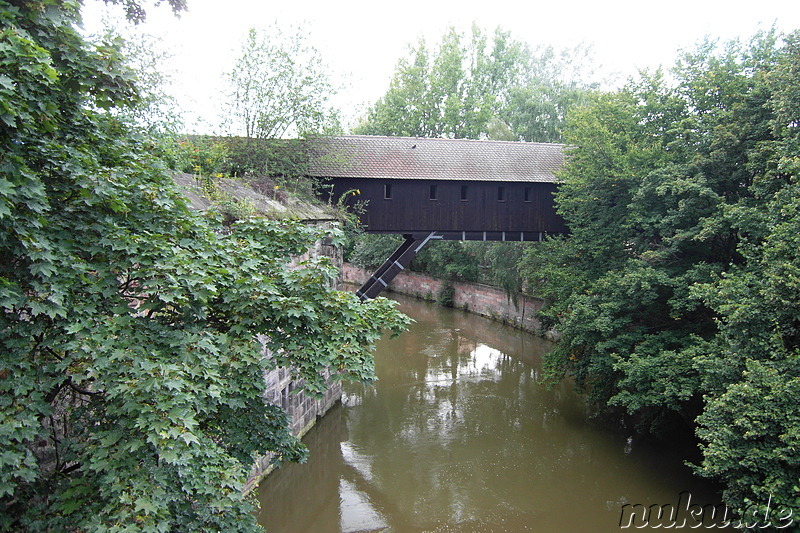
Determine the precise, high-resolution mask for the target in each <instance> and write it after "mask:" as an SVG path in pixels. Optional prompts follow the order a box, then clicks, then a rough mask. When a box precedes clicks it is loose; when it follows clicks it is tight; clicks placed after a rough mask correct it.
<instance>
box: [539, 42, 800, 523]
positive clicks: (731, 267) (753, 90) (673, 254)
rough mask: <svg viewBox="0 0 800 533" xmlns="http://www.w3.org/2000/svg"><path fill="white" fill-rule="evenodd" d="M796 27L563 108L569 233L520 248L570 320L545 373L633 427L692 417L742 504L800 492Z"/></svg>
mask: <svg viewBox="0 0 800 533" xmlns="http://www.w3.org/2000/svg"><path fill="white" fill-rule="evenodd" d="M796 43H797V37H796V35H795V36H791V37H790V38H788V39H787V45H786V46H781V44H780V41H779V39H778V37H777V36H776V35H775V34H774V32H765V33H762V34H759V35H757V36H756V37H754V38H753V39H752V40H751V41H750V42H746V43H742V42H739V41H734V42H730V43H727V44H725V45H724V46H720V45H719V44H718V43H716V42H714V41H710V40H709V41H706V42H703V43H700V44H699V45H698V46H697V47H696V49H694V50H691V51H689V52H686V53H684V54H682V56H681V57H680V59H679V61H678V62H677V63H676V66H675V68H674V69H673V71H672V73H671V74H672V81H669V82H668V81H667V78H666V77H665V76H663V75H661V74H660V73H658V72H656V73H644V74H643V75H642V76H641V77H640V79H639V80H635V81H634V82H632V83H631V84H629V86H628V87H626V88H625V89H624V90H623V91H620V92H618V93H615V94H608V95H601V96H598V97H594V98H592V99H591V100H590V101H589V104H588V105H587V106H586V107H584V108H581V109H578V110H576V111H575V112H573V113H572V114H571V115H570V118H569V123H570V125H569V128H568V130H567V133H566V139H567V142H568V143H569V144H570V145H573V146H574V148H572V149H571V150H570V157H569V159H568V162H567V164H566V168H565V171H564V173H563V178H564V184H563V185H562V187H561V188H560V191H559V193H558V195H557V198H556V201H557V205H558V209H559V212H560V213H561V214H562V215H563V216H564V217H565V219H566V220H567V223H568V225H569V228H570V231H571V234H570V236H569V238H567V239H555V240H552V241H550V242H548V243H546V244H545V246H544V247H541V248H539V247H537V248H531V249H529V250H528V253H527V254H526V258H525V260H524V262H523V268H524V270H525V272H526V276H527V278H528V281H529V283H530V284H531V285H533V286H536V287H537V288H538V289H539V291H540V292H541V294H543V295H544V296H546V297H547V298H548V300H549V301H550V304H549V307H548V308H547V309H546V310H545V311H544V313H543V319H544V320H545V321H546V323H547V325H549V326H552V327H555V328H556V329H557V330H559V332H560V333H561V334H562V340H561V342H560V343H559V344H558V345H557V347H556V349H555V350H554V351H553V352H552V353H551V354H550V355H549V356H548V360H547V365H548V371H549V373H550V376H551V377H552V378H558V377H559V376H560V375H562V374H563V373H565V372H569V373H571V374H573V375H574V376H575V377H576V379H577V381H578V383H579V384H580V386H581V387H583V389H584V390H586V391H588V392H589V393H590V398H592V399H593V400H594V401H596V402H597V403H598V404H599V405H601V406H602V407H604V409H605V411H606V412H608V410H610V409H612V408H622V409H624V410H625V412H627V413H628V414H629V415H631V417H632V419H633V420H634V421H636V422H638V423H639V428H640V429H643V430H644V429H650V430H658V429H662V430H663V429H665V428H666V427H669V428H675V427H676V425H675V424H674V423H675V422H680V424H681V425H682V426H685V427H688V428H692V429H694V428H699V429H698V431H697V435H698V436H699V437H700V438H701V439H702V441H703V444H702V451H703V454H704V456H703V461H702V463H701V464H700V465H699V466H698V472H700V473H702V474H704V475H708V476H712V477H715V478H718V479H720V480H721V481H724V482H725V485H726V490H725V499H726V503H728V504H729V505H731V506H732V507H733V508H734V509H735V510H736V511H738V512H740V513H741V512H743V511H744V509H745V508H746V507H747V506H748V505H749V504H751V503H752V504H755V505H756V508H759V509H760V510H761V511H765V506H766V505H768V504H769V503H770V501H771V504H772V505H773V508H775V506H783V507H785V506H791V507H792V508H794V509H796V508H797V505H798V488H797V487H798V472H799V470H798V465H799V464H800V463H799V462H798V456H797V453H796V452H795V448H796V442H797V435H798V434H800V430H799V428H800V426H798V423H797V420H798V419H800V409H798V407H797V402H796V400H793V399H792V398H793V395H795V394H796V392H797V386H798V381H797V380H798V373H797V370H798V368H797V360H798V359H797V355H798V348H800V343H798V338H800V337H798V335H797V331H798V324H800V320H798V315H797V308H798V307H797V303H798V302H797V291H796V289H797V287H796V285H797V284H796V283H795V278H796V277H797V272H798V269H799V267H798V261H800V256H798V253H797V250H798V249H800V247H798V242H797V235H798V233H799V232H798V228H800V219H798V218H797V213H798V201H797V198H798V189H797V184H796V180H797V175H798V169H800V166H799V165H798V164H797V161H798V153H800V152H798V151H797V147H798V143H797V133H796V124H797V122H798V116H797V109H798V108H800V107H798V104H799V103H800V99H798V98H797V94H798V89H797V87H798V82H797V80H798V78H797V73H798V72H800V69H798V67H797V65H798V60H797V57H798V53H797V44H796ZM667 424H668V425H667ZM759 506H760V507H759ZM751 509H752V508H751ZM762 516H763V512H762Z"/></svg>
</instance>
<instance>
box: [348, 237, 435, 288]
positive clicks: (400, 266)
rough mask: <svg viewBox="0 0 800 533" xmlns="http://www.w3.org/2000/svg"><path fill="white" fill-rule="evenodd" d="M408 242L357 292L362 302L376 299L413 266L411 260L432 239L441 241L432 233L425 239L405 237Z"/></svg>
mask: <svg viewBox="0 0 800 533" xmlns="http://www.w3.org/2000/svg"><path fill="white" fill-rule="evenodd" d="M405 238H406V240H405V241H403V243H402V244H401V245H400V246H399V247H398V248H397V250H395V251H394V253H392V255H390V256H389V258H388V259H387V260H386V261H384V262H383V264H382V265H381V266H380V268H378V270H376V271H375V273H374V274H373V275H372V276H371V277H370V278H369V279H368V280H367V282H366V283H364V285H363V286H362V287H361V288H360V289H358V291H356V294H357V295H358V297H359V298H361V301H362V302H363V301H364V300H368V299H371V298H375V297H376V296H377V295H379V294H380V293H381V292H382V291H383V289H385V288H386V287H387V286H388V285H389V283H391V281H392V280H393V279H394V278H395V276H397V274H399V273H400V271H401V270H405V269H406V267H407V266H408V265H409V264H411V260H412V259H414V257H416V255H417V254H418V253H419V251H420V250H422V247H423V246H425V245H426V244H428V242H429V241H430V240H431V239H441V238H442V237H441V236H440V235H436V232H434V231H432V232H430V234H428V235H426V236H425V237H423V238H419V237H415V236H413V235H405Z"/></svg>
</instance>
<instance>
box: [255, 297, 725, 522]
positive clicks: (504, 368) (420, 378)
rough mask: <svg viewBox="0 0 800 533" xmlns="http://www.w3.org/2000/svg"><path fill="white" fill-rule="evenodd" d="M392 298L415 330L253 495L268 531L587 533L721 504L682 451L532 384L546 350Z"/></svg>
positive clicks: (567, 394) (389, 346) (562, 389)
mask: <svg viewBox="0 0 800 533" xmlns="http://www.w3.org/2000/svg"><path fill="white" fill-rule="evenodd" d="M393 297H394V298H396V299H398V300H399V301H400V309H401V310H402V311H403V312H405V313H406V314H408V315H409V316H411V317H412V318H413V319H414V320H415V321H416V322H415V323H414V324H413V325H412V326H411V327H410V329H409V331H407V332H406V333H404V334H402V335H401V336H400V337H398V338H395V339H388V338H385V339H382V340H381V341H380V342H379V343H378V345H377V348H376V352H375V360H376V371H377V375H378V378H379V379H378V381H377V382H376V383H375V384H374V385H370V386H363V385H358V384H348V385H346V386H345V394H344V396H343V399H342V405H338V406H336V407H334V408H333V409H332V410H331V411H330V412H329V413H328V414H327V415H326V416H325V417H324V418H323V419H321V420H320V421H319V423H318V424H317V425H316V426H315V427H314V428H313V429H312V430H311V431H310V432H309V434H308V435H306V437H305V439H304V442H306V444H307V445H308V447H309V449H310V452H311V456H310V458H309V461H308V462H307V463H306V464H302V465H298V464H287V465H284V466H282V467H281V468H280V469H279V470H277V471H276V472H275V473H273V474H271V475H270V476H268V477H267V478H266V479H265V480H264V481H263V482H262V483H261V486H260V487H259V493H258V497H259V500H260V502H261V507H262V510H261V513H260V515H259V521H260V522H261V523H262V524H263V525H265V526H266V527H267V531H269V532H270V533H327V532H334V533H340V532H341V533H345V532H346V533H355V532H378V531H380V532H392V533H421V532H431V533H434V532H435V533H440V532H466V533H491V532H523V531H537V532H576V533H581V532H587V533H589V532H591V533H595V532H605V531H620V522H621V521H622V523H623V524H630V525H631V526H636V525H640V526H641V525H644V524H645V523H644V522H642V521H641V520H642V518H637V517H639V516H640V515H641V516H644V510H643V508H642V507H640V508H638V509H639V511H636V512H638V513H639V514H638V515H637V514H635V513H634V510H635V509H637V508H635V507H633V506H634V505H635V504H642V505H643V506H645V507H647V506H650V505H659V506H663V507H660V508H661V509H664V510H665V511H667V512H666V513H665V515H664V516H665V517H666V518H665V520H669V519H670V515H669V511H670V510H673V512H676V513H677V514H676V515H672V517H673V518H674V519H675V520H678V519H679V518H680V515H681V513H680V512H679V511H680V508H681V505H683V506H684V508H685V509H684V511H685V510H686V509H688V508H689V507H690V506H691V505H696V504H699V505H704V504H718V503H719V496H718V495H716V494H715V493H714V491H713V490H711V488H710V487H709V486H708V485H707V484H706V483H704V482H703V480H700V479H697V478H695V477H693V476H692V475H691V473H690V471H689V469H688V467H686V466H684V465H683V459H682V457H681V455H682V452H679V451H677V450H672V449H670V448H666V447H655V446H654V445H652V444H649V443H640V442H636V441H634V440H632V439H630V438H629V437H628V436H626V435H625V434H620V433H618V432H614V431H612V430H611V429H609V428H607V427H603V426H602V425H601V424H598V423H597V422H596V421H595V420H594V419H592V417H591V416H590V415H591V413H590V411H589V409H588V407H587V405H586V404H585V402H584V399H583V398H582V397H581V396H580V395H578V394H576V393H575V392H574V391H573V390H572V387H571V385H570V384H569V383H566V382H565V383H563V384H561V385H560V386H558V387H556V388H554V389H550V390H549V389H547V388H546V387H544V386H543V385H541V384H540V383H539V382H538V378H539V377H540V371H541V370H540V369H541V357H542V355H543V354H544V353H546V352H547V350H549V349H550V347H551V344H550V343H549V342H548V341H545V340H543V339H540V338H537V337H535V336H532V335H530V334H527V333H524V332H522V331H518V330H515V329H512V328H509V327H506V326H503V325H501V324H498V323H495V322H492V321H490V320H487V319H484V318H481V317H478V316H475V315H470V314H467V313H464V312H462V311H458V310H452V309H444V308H441V307H439V306H436V305H433V304H429V303H424V302H420V301H417V300H414V299H408V298H403V297H398V296H393ZM681 493H683V494H681ZM626 504H627V505H628V507H625V508H624V507H623V506H625V505H626ZM684 504H685V505H684ZM669 505H672V506H674V507H669ZM693 508H694V509H697V507H693ZM625 509H627V511H625ZM675 509H677V511H674V510H675ZM626 513H627V514H626ZM684 514H685V513H684ZM651 518H652V516H651ZM637 520H639V522H637ZM649 523H650V525H654V523H653V521H652V520H651V521H650V522H649ZM655 525H658V524H657V523H656V524H655ZM661 525H670V524H669V523H662V524H661ZM672 525H675V524H672ZM717 530H718V531H719V530H720V529H717Z"/></svg>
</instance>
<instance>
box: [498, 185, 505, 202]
mask: <svg viewBox="0 0 800 533" xmlns="http://www.w3.org/2000/svg"><path fill="white" fill-rule="evenodd" d="M497 201H498V202H505V201H506V188H505V187H498V188H497Z"/></svg>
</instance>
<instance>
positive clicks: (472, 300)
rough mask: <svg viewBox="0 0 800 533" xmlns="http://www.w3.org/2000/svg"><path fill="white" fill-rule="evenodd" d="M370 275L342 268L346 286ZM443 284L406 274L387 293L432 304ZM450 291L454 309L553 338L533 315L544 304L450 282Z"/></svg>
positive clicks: (528, 298)
mask: <svg viewBox="0 0 800 533" xmlns="http://www.w3.org/2000/svg"><path fill="white" fill-rule="evenodd" d="M371 275H372V272H371V271H367V270H364V269H361V268H358V267H356V266H353V265H350V264H347V263H345V264H344V265H343V266H342V280H343V281H344V282H345V283H353V284H356V285H362V284H363V283H364V282H365V281H366V280H367V279H369V277H370V276H371ZM443 283H444V282H443V281H442V280H438V279H435V278H432V277H430V276H426V275H425V274H419V273H417V272H410V271H407V270H406V271H404V272H401V273H400V274H398V275H397V277H396V278H394V280H393V281H392V282H391V283H390V284H389V287H388V289H387V290H389V291H394V292H398V293H400V294H407V295H409V296H415V297H417V298H424V299H426V300H435V299H436V295H437V294H438V293H439V290H440V289H441V287H442V284H443ZM453 288H454V295H453V303H454V306H455V307H457V308H460V309H464V310H466V311H469V312H470V313H475V314H478V315H481V316H485V317H487V318H491V319H493V320H497V321H499V322H503V323H506V324H509V325H511V326H514V327H516V328H520V329H523V330H525V331H530V332H532V333H535V334H537V335H545V336H546V337H553V336H554V334H553V333H552V332H544V331H542V325H541V324H540V323H539V321H538V320H537V319H536V316H535V313H536V311H537V310H538V309H539V308H541V306H542V304H543V303H544V302H543V300H541V299H539V298H533V297H530V296H526V295H524V294H518V295H517V303H516V305H515V304H514V302H513V301H512V300H511V298H509V297H508V295H506V292H505V291H504V290H503V289H499V288H497V287H492V286H491V285H482V284H478V283H461V282H453Z"/></svg>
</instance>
